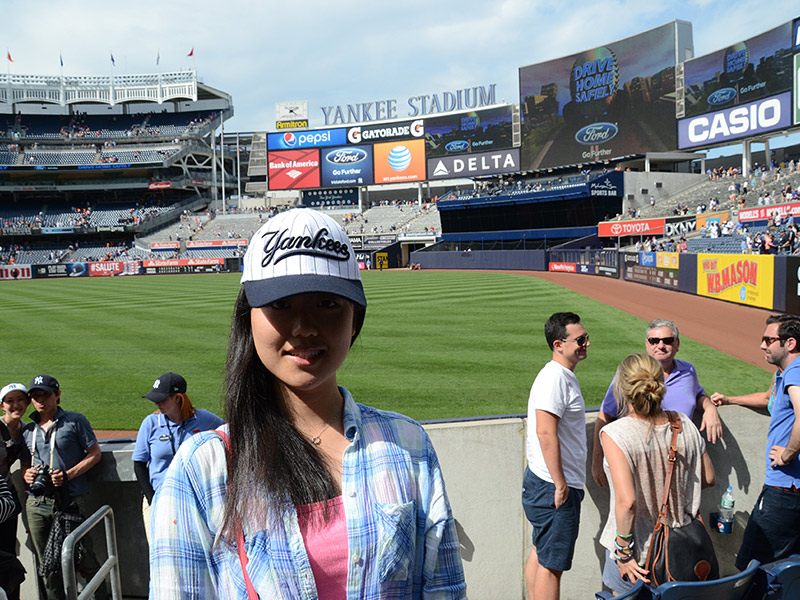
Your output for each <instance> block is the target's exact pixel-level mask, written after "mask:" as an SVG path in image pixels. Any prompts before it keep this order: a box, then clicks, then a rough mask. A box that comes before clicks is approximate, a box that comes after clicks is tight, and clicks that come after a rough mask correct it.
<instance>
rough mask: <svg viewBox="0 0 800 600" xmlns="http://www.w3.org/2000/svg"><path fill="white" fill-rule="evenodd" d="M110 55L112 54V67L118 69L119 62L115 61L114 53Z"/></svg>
mask: <svg viewBox="0 0 800 600" xmlns="http://www.w3.org/2000/svg"><path fill="white" fill-rule="evenodd" d="M109 54H111V66H112V67H116V66H117V61H115V60H114V53H113V52H110V53H109Z"/></svg>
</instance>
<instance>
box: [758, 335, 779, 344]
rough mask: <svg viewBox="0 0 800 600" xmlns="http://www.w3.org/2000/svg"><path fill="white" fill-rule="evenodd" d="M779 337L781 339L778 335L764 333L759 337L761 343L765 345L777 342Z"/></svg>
mask: <svg viewBox="0 0 800 600" xmlns="http://www.w3.org/2000/svg"><path fill="white" fill-rule="evenodd" d="M779 339H781V338H780V336H777V335H776V336H774V337H773V336H769V335H765V336H764V337H762V338H761V342H762V343H763V344H766V345H767V346H771V345H772V344H774V343H775V342H777V341H778V340H779Z"/></svg>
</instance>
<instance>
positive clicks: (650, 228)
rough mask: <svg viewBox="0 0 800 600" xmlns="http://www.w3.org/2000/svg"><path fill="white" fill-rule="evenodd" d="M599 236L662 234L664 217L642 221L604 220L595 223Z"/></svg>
mask: <svg viewBox="0 0 800 600" xmlns="http://www.w3.org/2000/svg"><path fill="white" fill-rule="evenodd" d="M597 235H599V236H600V237H622V236H626V235H664V219H647V220H644V221H604V222H602V223H599V224H598V225H597Z"/></svg>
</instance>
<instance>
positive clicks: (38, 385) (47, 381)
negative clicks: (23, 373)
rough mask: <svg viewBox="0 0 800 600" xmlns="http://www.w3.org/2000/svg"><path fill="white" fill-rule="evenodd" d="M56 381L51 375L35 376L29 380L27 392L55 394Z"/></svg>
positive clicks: (57, 386) (56, 388)
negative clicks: (40, 391) (38, 391)
mask: <svg viewBox="0 0 800 600" xmlns="http://www.w3.org/2000/svg"><path fill="white" fill-rule="evenodd" d="M58 388H59V385H58V380H57V379H56V378H55V377H53V376H52V375H37V376H36V377H34V378H33V379H31V383H30V385H29V386H28V390H30V391H31V392H32V391H33V390H44V391H45V392H55V391H56V390H58Z"/></svg>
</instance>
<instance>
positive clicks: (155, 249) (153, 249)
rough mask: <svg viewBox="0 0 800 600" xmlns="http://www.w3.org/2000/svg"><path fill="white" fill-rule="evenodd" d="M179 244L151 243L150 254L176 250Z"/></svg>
mask: <svg viewBox="0 0 800 600" xmlns="http://www.w3.org/2000/svg"><path fill="white" fill-rule="evenodd" d="M180 247H181V243H180V242H153V243H152V244H150V252H160V251H162V250H178V249H179V248H180Z"/></svg>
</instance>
